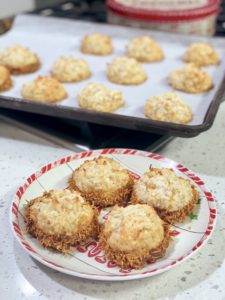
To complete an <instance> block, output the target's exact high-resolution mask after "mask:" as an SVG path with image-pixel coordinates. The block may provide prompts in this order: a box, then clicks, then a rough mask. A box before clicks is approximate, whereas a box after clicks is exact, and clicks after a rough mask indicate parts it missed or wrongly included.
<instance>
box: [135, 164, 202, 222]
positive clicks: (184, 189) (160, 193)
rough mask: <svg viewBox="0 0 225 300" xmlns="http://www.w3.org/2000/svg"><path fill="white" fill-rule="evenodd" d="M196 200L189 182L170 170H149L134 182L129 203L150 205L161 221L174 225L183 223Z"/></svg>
mask: <svg viewBox="0 0 225 300" xmlns="http://www.w3.org/2000/svg"><path fill="white" fill-rule="evenodd" d="M198 199H199V193H198V191H197V190H196V188H195V187H194V186H193V185H192V184H191V182H190V180H188V179H184V178H182V177H179V176H177V175H176V174H175V172H174V171H173V170H172V169H168V168H163V169H158V168H150V169H149V171H147V172H145V173H144V175H143V176H142V177H141V178H140V179H139V180H138V181H137V182H135V184H134V188H133V192H132V196H131V203H144V204H148V205H151V206H153V207H154V208H155V210H156V211H157V213H158V214H159V216H160V218H161V219H163V220H164V221H166V222H169V223H175V222H182V221H184V219H185V217H186V216H187V215H188V214H189V213H190V212H191V211H192V210H193V209H194V207H195V205H196V203H197V201H198Z"/></svg>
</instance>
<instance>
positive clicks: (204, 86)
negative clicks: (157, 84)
mask: <svg viewBox="0 0 225 300" xmlns="http://www.w3.org/2000/svg"><path fill="white" fill-rule="evenodd" d="M168 81H169V84H170V85H171V86H172V87H173V88H174V89H176V90H180V91H183V92H185V93H202V92H206V91H208V90H210V89H211V88H212V87H213V82H212V78H211V77H210V76H209V74H208V73H206V72H204V71H202V70H201V69H199V68H198V67H196V66H195V65H194V64H187V65H185V66H184V67H182V68H180V69H176V70H174V71H172V72H170V74H169V76H168Z"/></svg>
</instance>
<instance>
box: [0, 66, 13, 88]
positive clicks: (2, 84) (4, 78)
mask: <svg viewBox="0 0 225 300" xmlns="http://www.w3.org/2000/svg"><path fill="white" fill-rule="evenodd" d="M11 87H12V80H11V77H10V72H9V70H8V69H7V68H6V67H4V66H1V65H0V92H4V91H7V90H9V89H10V88H11Z"/></svg>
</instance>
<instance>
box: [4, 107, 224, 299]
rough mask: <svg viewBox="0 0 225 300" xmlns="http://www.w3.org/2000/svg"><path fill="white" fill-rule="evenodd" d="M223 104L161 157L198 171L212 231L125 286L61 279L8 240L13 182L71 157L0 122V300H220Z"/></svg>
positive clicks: (222, 265)
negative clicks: (172, 262)
mask: <svg viewBox="0 0 225 300" xmlns="http://www.w3.org/2000/svg"><path fill="white" fill-rule="evenodd" d="M224 131H225V103H223V104H221V106H220V109H219V113H218V115H217V118H216V121H215V124H214V125H213V127H212V128H211V129H210V130H209V131H207V132H205V133H203V134H201V135H200V136H198V137H195V138H192V139H182V138H176V139H174V140H173V141H172V142H171V143H170V144H168V145H167V146H165V147H164V148H163V149H162V150H161V151H159V152H160V153H161V154H163V155H165V156H166V157H168V158H171V159H174V160H176V161H177V162H180V163H182V164H184V165H186V166H187V167H189V168H190V169H192V170H193V171H194V172H196V173H199V174H200V176H201V177H202V178H203V180H204V181H205V182H206V184H207V185H208V187H209V189H210V190H211V191H212V193H213V194H214V196H215V197H216V199H217V205H218V221H217V226H216V230H215V232H214V234H213V236H212V238H211V239H210V240H209V242H208V243H207V245H205V246H204V247H203V248H202V249H201V250H200V251H199V252H198V253H197V254H196V255H194V256H193V257H192V258H190V259H189V260H187V261H186V262H184V263H183V264H181V265H179V266H177V267H176V268H174V269H172V270H170V271H168V272H165V273H163V274H160V275H157V276H154V277H150V278H146V279H142V280H135V281H130V282H129V281H128V282H122V283H120V282H113V283H110V282H96V281H89V280H84V279H79V278H76V277H72V276H69V275H64V274H62V273H59V272H57V271H54V270H52V269H49V268H47V267H45V266H43V265H41V264H40V263H38V262H36V261H35V260H33V259H32V258H31V257H30V256H29V255H28V254H27V253H25V251H24V250H23V249H22V248H21V246H20V245H19V244H18V243H17V241H16V240H15V239H14V237H13V234H12V232H11V229H10V226H9V206H10V203H11V200H12V198H13V195H14V193H15V191H16V189H17V188H18V186H19V184H20V183H21V182H22V181H23V180H24V179H25V178H26V177H27V176H29V175H30V174H31V173H32V172H33V171H35V170H37V169H39V168H40V166H42V165H44V164H46V163H47V162H50V161H54V160H56V159H58V158H60V157H62V156H65V155H69V154H71V151H69V150H65V149H62V148H59V147H57V146H55V145H53V144H51V143H49V142H47V141H45V140H43V139H40V138H38V137H36V136H33V135H31V134H29V133H26V132H24V131H22V130H20V129H16V128H15V127H13V126H11V125H9V124H7V123H5V122H4V121H1V119H0V149H1V150H0V174H1V175H0V212H1V218H0V228H1V233H0V270H1V271H0V299H3V300H5V299H7V300H8V299H9V300H11V299H12V300H14V299H16V300H20V299H31V300H34V299H54V300H58V299H77V300H79V299H83V300H85V299H86V300H89V299H107V300H110V299H119V300H123V299H130V300H132V299H152V300H153V299H204V300H207V299H212V298H214V299H217V300H220V299H221V300H222V299H225V281H224V274H225V153H224V150H225V132H224Z"/></svg>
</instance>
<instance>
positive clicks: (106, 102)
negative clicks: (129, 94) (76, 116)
mask: <svg viewBox="0 0 225 300" xmlns="http://www.w3.org/2000/svg"><path fill="white" fill-rule="evenodd" d="M78 102H79V105H80V107H81V108H84V109H89V110H95V111H103V112H113V111H115V110H117V109H118V108H120V107H122V106H124V103H125V101H124V98H123V94H122V93H121V92H120V91H118V90H115V89H110V88H108V87H105V86H104V85H102V84H96V83H93V82H91V83H88V85H87V86H86V87H85V88H84V89H83V90H82V91H81V92H80V93H79V95H78Z"/></svg>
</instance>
